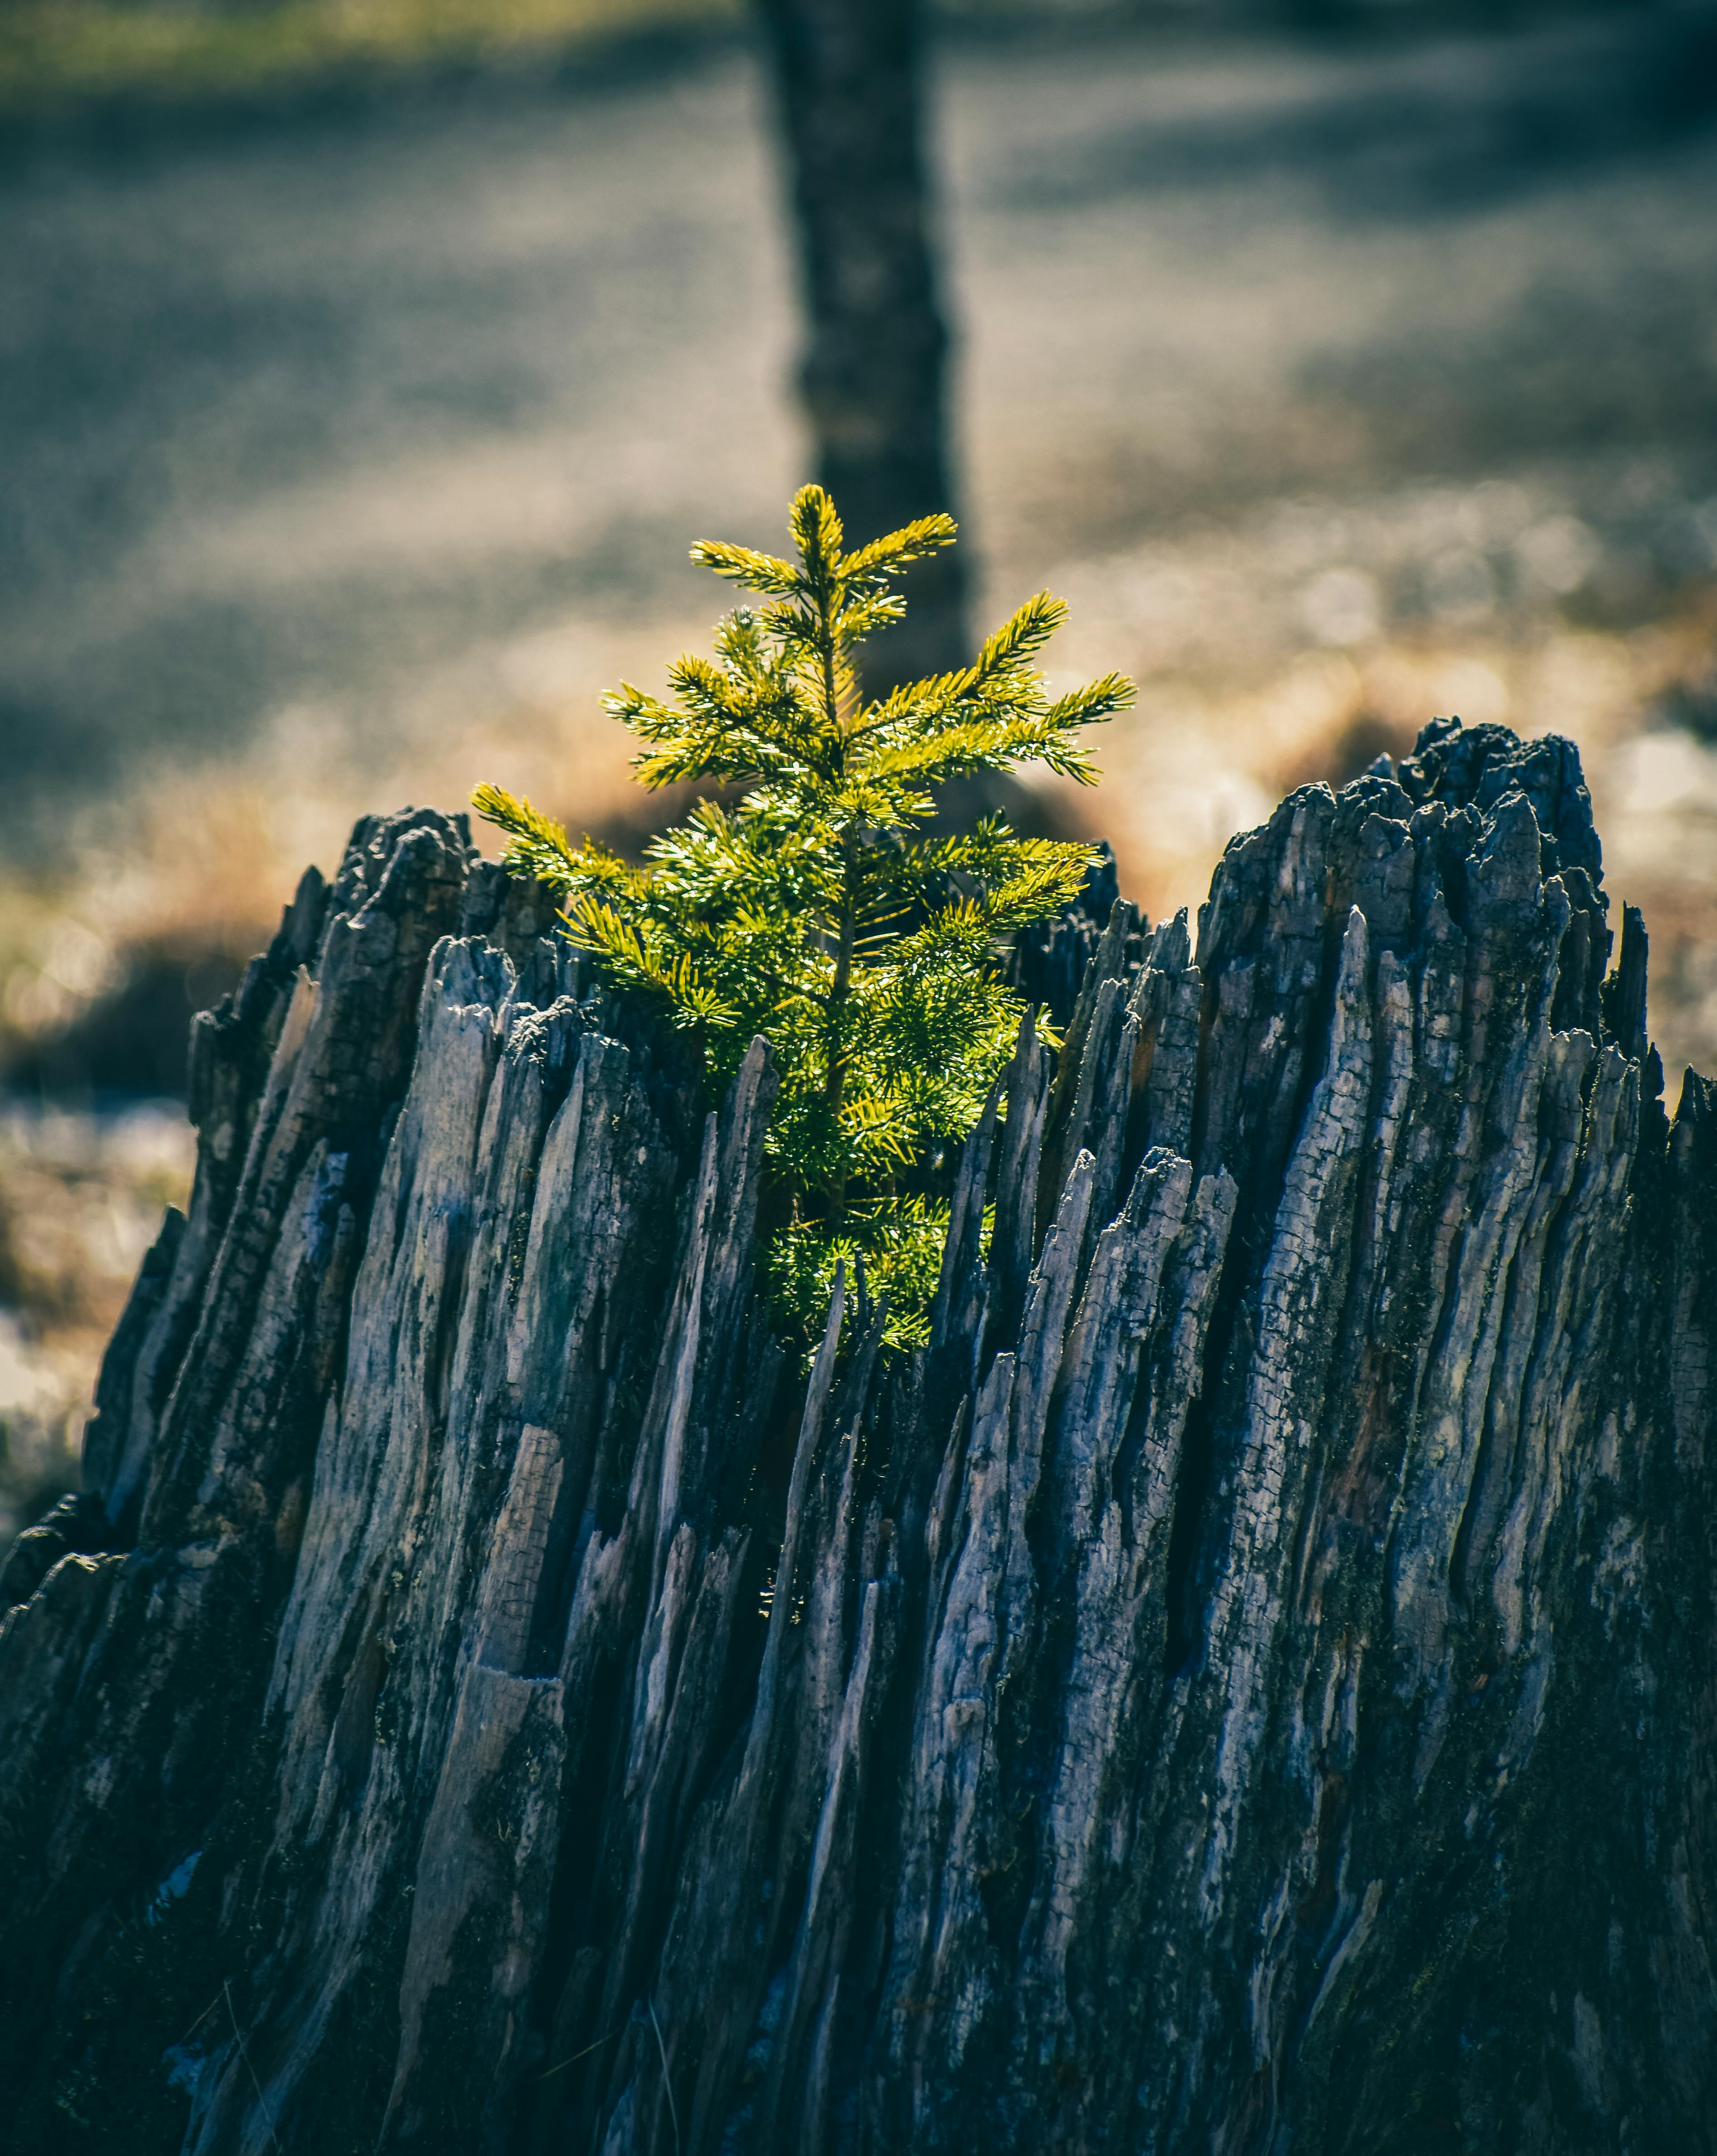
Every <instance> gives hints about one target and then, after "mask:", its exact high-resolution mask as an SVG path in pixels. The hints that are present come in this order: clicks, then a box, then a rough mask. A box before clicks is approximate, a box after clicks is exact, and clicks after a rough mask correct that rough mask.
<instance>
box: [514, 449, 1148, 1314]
mask: <svg viewBox="0 0 1717 2156" xmlns="http://www.w3.org/2000/svg"><path fill="white" fill-rule="evenodd" d="M790 528H791V531H792V536H793V541H794V547H795V549H796V552H797V554H798V559H797V561H784V560H779V559H778V558H776V557H774V555H770V554H764V553H759V552H756V551H754V550H753V549H752V548H751V547H737V546H730V545H727V543H725V542H720V541H712V540H704V541H701V542H699V543H698V544H697V546H696V547H693V548H692V550H691V555H692V559H693V560H694V561H696V562H702V564H703V566H704V567H707V568H710V569H713V570H714V571H715V572H716V574H717V576H721V577H727V578H729V579H730V580H731V581H732V582H733V583H736V584H738V585H739V586H740V587H741V588H742V589H743V590H744V591H746V592H748V593H752V594H753V595H754V597H755V600H756V602H757V603H755V604H745V605H742V606H740V607H739V608H737V609H736V610H735V611H734V612H733V613H730V614H729V615H727V618H726V619H724V620H723V621H722V624H721V625H720V627H719V629H718V630H717V636H716V654H717V656H716V659H715V660H714V661H713V662H712V661H711V660H707V659H702V658H697V657H692V656H689V655H688V656H686V657H682V658H681V659H680V660H678V661H677V662H676V664H675V665H674V666H673V667H672V668H671V670H670V672H669V677H668V678H669V681H670V683H671V689H672V696H671V701H666V702H664V701H661V700H660V699H658V698H656V697H655V696H649V695H646V694H645V691H644V690H640V689H635V688H633V687H631V686H630V685H629V684H628V685H622V687H621V688H620V689H619V691H618V692H617V693H616V694H614V695H613V696H609V697H607V698H606V699H605V700H604V701H605V705H606V708H607V709H608V710H609V711H610V712H611V713H612V714H613V716H614V717H616V718H617V719H619V720H620V721H622V722H623V723H624V724H625V726H629V727H630V728H631V730H632V731H633V732H634V733H635V734H636V735H638V736H639V737H640V740H641V741H642V742H644V744H645V746H644V747H643V749H642V751H641V752H640V754H639V755H638V756H637V757H635V759H634V767H635V770H636V772H637V773H638V776H639V778H640V780H641V782H642V783H643V784H644V785H645V786H646V787H652V788H654V787H660V786H666V785H668V784H670V783H672V782H674V781H676V780H682V779H709V780H715V781H717V782H719V783H722V784H723V785H724V786H726V787H727V788H733V787H739V788H743V789H744V790H743V793H741V795H740V798H738V800H737V801H736V802H734V803H733V805H731V806H727V807H723V806H721V805H718V804H717V803H714V802H711V801H704V802H701V803H699V804H698V805H697V807H696V808H694V809H693V810H692V812H691V815H690V816H689V818H688V819H686V822H685V823H683V824H679V825H677V826H676V827H675V828H674V829H671V830H668V831H665V832H663V833H662V834H661V835H660V836H659V837H657V838H655V839H652V840H651V841H650V844H649V847H648V848H647V850H646V855H645V865H643V866H642V867H633V866H632V865H630V864H629V863H627V862H626V861H625V860H621V859H620V858H619V855H616V854H614V853H613V852H611V851H609V850H608V849H607V848H606V847H604V846H602V845H600V844H596V843H595V842H594V841H592V840H590V839H586V840H585V841H584V843H583V844H582V845H579V846H575V845H573V844H572V843H571V841H570V840H569V839H568V835H567V833H566V831H565V829H563V826H562V825H561V824H558V823H556V822H554V821H553V819H550V818H548V817H547V816H544V815H542V814H540V813H539V812H538V811H537V810H536V809H534V808H532V807H531V805H530V804H529V803H528V802H526V801H522V800H518V799H516V798H514V797H513V796H512V795H511V794H509V793H504V792H503V791H502V790H501V788H499V787H496V786H483V787H480V788H478V790H477V793H476V795H475V797H474V799H475V803H476V808H478V809H479V810H480V811H481V814H483V815H484V816H486V818H488V819H489V820H490V821H491V822H492V823H494V824H498V825H499V826H500V828H501V830H502V831H504V832H505V833H506V836H507V839H508V844H507V848H506V854H505V856H504V859H505V862H506V866H507V867H508V868H510V869H512V870H516V871H517V872H518V873H520V874H522V875H533V876H537V877H539V878H541V879H542V880H543V881H544V882H546V883H547V884H549V885H552V886H553V888H554V889H555V890H556V891H558V892H560V893H561V894H562V895H563V897H564V900H565V907H564V911H563V916H562V917H563V923H564V928H565V932H566V934H567V935H568V937H570V938H571V940H572V941H573V943H575V944H576V945H577V946H578V947H579V949H581V950H583V951H585V952H589V953H590V954H591V955H592V956H593V957H594V958H595V959H596V960H597V961H598V962H599V966H600V967H601V968H602V970H603V971H604V973H605V974H606V976H607V977H608V978H609V980H610V981H611V982H613V983H614V985H616V986H617V987H619V988H625V989H630V990H633V991H635V992H636V993H640V994H641V995H644V996H646V997H648V998H652V999H654V1000H655V1003H656V1004H658V1005H659V1006H660V1007H661V1009H662V1010H663V1011H664V1013H665V1014H666V1016H667V1017H668V1019H670V1020H671V1022H672V1023H673V1024H675V1025H676V1026H680V1027H683V1028H686V1029H689V1030H690V1031H691V1033H692V1034H694V1036H695V1038H696V1039H697V1044H698V1046H699V1048H700V1050H701V1051H702V1063H703V1070H704V1074H705V1080H706V1083H707V1087H708V1089H709V1092H710V1096H711V1097H712V1100H713V1099H719V1097H720V1096H721V1094H722V1091H723V1090H724V1089H725V1087H726V1086H727V1083H728V1081H730V1080H731V1079H732V1077H733V1074H734V1073H735V1071H736V1070H738V1066H739V1064H740V1061H741V1060H742V1058H743V1055H744V1054H745V1051H746V1050H747V1048H748V1045H750V1042H751V1040H752V1038H753V1035H754V1034H759V1033H760V1034H764V1035H765V1036H766V1037H767V1038H768V1039H769V1043H770V1045H771V1047H772V1049H773V1050H774V1057H775V1061H776V1065H777V1067H778V1070H779V1077H780V1094H779V1102H778V1105H777V1107H776V1111H775V1115H774V1122H773V1126H772V1128H771V1130H770V1132H769V1143H768V1157H769V1169H770V1173H771V1177H772V1178H773V1183H774V1199H775V1204H774V1208H773V1210H774V1215H775V1217H776V1218H777V1219H778V1220H779V1223H780V1224H779V1227H778V1228H777V1229H776V1231H775V1232H774V1235H772V1237H771V1238H770V1240H769V1246H768V1249H767V1250H766V1253H765V1262H766V1265H767V1268H768V1272H769V1279H770V1282H771V1286H772V1289H773V1291H774V1299H775V1303H776V1307H777V1310H778V1312H779V1314H780V1316H781V1317H782V1318H783V1320H784V1323H785V1324H786V1325H787V1327H788V1328H789V1331H791V1332H794V1333H795V1334H797V1335H799V1337H800V1338H804V1337H807V1336H811V1337H814V1335H815V1332H820V1330H821V1327H822V1322H823V1314H824V1312H825V1311H826V1308H827V1303H828V1291H829V1283H830V1279H831V1277H832V1275H833V1272H834V1268H835V1261H836V1260H837V1259H839V1258H841V1257H845V1258H846V1259H847V1260H848V1264H849V1270H850V1269H851V1260H852V1258H853V1256H854V1255H855V1254H857V1255H862V1257H863V1260H864V1262H865V1265H866V1271H867V1273H868V1275H869V1277H870V1280H871V1285H872V1286H873V1288H875V1289H876V1290H877V1291H880V1292H883V1293H886V1294H887V1296H888V1298H889V1309H890V1316H889V1322H888V1332H887V1338H888V1339H889V1341H890V1342H891V1343H892V1345H894V1346H896V1347H905V1346H907V1345H910V1344H912V1343H913V1342H917V1341H919V1340H922V1339H923V1337H925V1332H926V1322H927V1317H928V1309H929V1305H930V1301H931V1299H932V1297H933V1294H934V1291H935V1286H936V1279H937V1272H938V1265H939V1263H940V1258H941V1249H942V1242H943V1237H944V1235H945V1233H946V1229H947V1213H946V1209H945V1208H943V1207H939V1206H938V1205H936V1204H933V1203H931V1202H929V1201H928V1199H926V1198H925V1196H924V1195H923V1190H922V1188H921V1187H920V1188H917V1189H915V1188H914V1184H915V1183H919V1184H920V1185H921V1184H922V1174H921V1171H922V1168H923V1165H924V1163H925V1162H926V1161H927V1160H928V1158H929V1157H930V1156H931V1155H932V1154H933V1152H935V1151H936V1150H937V1149H938V1148H940V1147H946V1146H948V1145H949V1144H952V1143H954V1142H958V1141H959V1139H961V1138H962V1137H964V1136H965V1134H966V1133H967V1132H969V1130H970V1129H971V1127H972V1126H973V1125H974V1123H975V1122H977V1120H978V1118H979V1115H980V1114H981V1113H982V1111H983V1106H984V1100H985V1098H986V1096H987V1095H988V1093H989V1091H990V1086H991V1085H992V1084H993V1083H994V1081H995V1078H996V1075H997V1074H998V1072H999V1071H1000V1070H1001V1069H1002V1067H1003V1065H1005V1063H1006V1061H1007V1060H1008V1057H1009V1055H1010V1053H1011V1050H1012V1048H1013V1044H1014V1039H1015V1034H1016V1032H1017V1029H1018V1026H1019V1023H1020V1018H1021V1016H1022V1006H1021V1004H1020V999H1019V998H1018V997H1017V996H1016V995H1015V993H1013V992H1012V990H1011V989H1010V988H1008V986H1007V985H1006V983H1005V980H1004V979H1003V978H1002V973H1001V968H1000V956H1001V953H1002V951H1003V949H1004V947H1005V944H1006V942H1007V941H1008V939H1009V938H1010V937H1012V936H1013V934H1014V933H1015V932H1016V931H1017V930H1019V929H1020V928H1022V927H1026V925H1027V924H1028V923H1030V922H1031V921H1038V920H1041V919H1042V918H1043V917H1044V916H1046V915H1049V914H1052V913H1055V912H1057V911H1060V910H1061V909H1062V907H1063V906H1066V905H1067V903H1068V902H1069V901H1071V900H1072V898H1073V897H1074V896H1076V894H1077V891H1078V890H1079V888H1080V885H1081V883H1082V880H1083V879H1084V876H1085V874H1086V871H1087V868H1088V867H1089V866H1090V865H1091V863H1092V860H1093V859H1094V855H1093V854H1092V850H1091V849H1090V848H1089V847H1087V846H1085V845H1081V844H1065V843H1062V842H1060V841H1056V840H1051V839H1022V838H1019V837H1016V836H1015V834H1013V833H1012V832H1011V831H1010V829H1008V827H1007V825H1006V824H1005V822H1004V821H1003V819H1001V818H1000V817H999V816H990V817H986V818H985V819H983V820H982V821H981V822H980V823H979V824H977V826H976V827H975V829H972V830H970V831H968V832H965V833H964V834H957V835H953V836H948V835H941V834H937V833H935V832H933V831H931V830H928V829H926V827H927V825H928V824H930V823H931V821H932V819H933V816H934V814H935V794H934V790H933V789H934V788H936V787H938V785H939V784H940V783H942V782H943V781H944V780H948V779H952V778H962V777H965V776H967V775H969V774H971V773H977V772H999V771H1007V770H1012V769H1015V768H1017V767H1020V766H1021V765H1026V764H1033V763H1037V764H1042V765H1044V766H1046V767H1047V768H1048V769H1049V770H1051V771H1052V772H1056V773H1060V774H1061V775H1062V776H1063V777H1066V778H1073V779H1077V780H1079V781H1080V782H1082V783H1086V784H1090V783H1094V781H1095V778H1096V773H1095V771H1094V770H1093V767H1092V763H1091V761H1090V757H1089V753H1088V751H1087V748H1086V746H1085V743H1084V742H1083V740H1082V731H1083V729H1084V728H1085V727H1087V726H1091V725H1092V724H1093V723H1094V722H1096V721H1099V720H1103V719H1107V718H1108V717H1110V716H1112V715H1113V713H1114V712H1116V711H1119V710H1121V709H1123V707H1124V706H1126V705H1127V704H1128V703H1129V702H1130V701H1132V696H1133V687H1132V684H1131V683H1130V682H1128V680H1124V679H1123V677H1122V676H1121V675H1116V674H1108V675H1104V676H1103V678H1102V679H1101V680H1097V681H1093V682H1092V683H1091V684H1090V685H1088V686H1087V687H1084V688H1082V689H1076V690H1072V692H1071V693H1070V694H1068V695H1067V696H1062V697H1059V698H1057V699H1054V700H1051V697H1050V696H1049V693H1048V691H1047V690H1046V686H1045V684H1044V681H1043V679H1042V677H1041V675H1040V674H1039V673H1038V672H1037V670H1036V660H1037V656H1038V654H1039V653H1040V652H1041V649H1042V648H1043V646H1044V644H1046V642H1047V640H1048V639H1049V638H1050V636H1051V634H1053V633H1054V631H1055V630H1056V629H1057V628H1058V627H1059V626H1060V624H1061V623H1062V621H1063V620H1064V619H1065V618H1066V613H1067V609H1066V608H1065V607H1064V606H1063V604H1062V602H1061V601H1060V600H1059V599H1055V598H1051V597H1050V596H1049V594H1048V593H1044V592H1040V593H1037V595H1036V597H1035V598H1029V599H1027V600H1026V603H1025V604H1024V605H1023V606H1022V607H1020V608H1019V610H1018V611H1017V613H1015V614H1014V615H1013V617H1012V618H1011V619H1010V620H1009V621H1007V622H1005V623H1004V624H1003V625H1002V627H1001V628H1000V629H998V630H997V631H996V632H995V634H994V635H993V636H992V637H990V639H989V640H988V642H987V643H985V644H984V647H983V649H981V650H980V651H979V653H978V654H977V656H976V658H975V659H974V661H973V662H972V664H971V665H969V666H968V667H964V668H963V669H962V670H959V672H957V673H953V674H944V675H938V676H937V677H936V678H934V679H933V680H924V681H918V682H915V683H913V684H912V685H909V686H907V687H902V688H899V689H896V690H892V692H891V693H890V694H888V695H887V696H882V697H880V698H872V699H866V697H865V696H864V695H863V693H862V691H861V685H860V681H859V675H858V671H857V668H856V654H857V651H858V649H859V647H860V645H861V644H862V643H863V641H864V639H866V637H868V636H870V635H871V634H873V633H874V632H875V631H876V630H878V629H885V628H886V627H887V625H888V624H890V623H891V622H894V621H897V620H898V619H900V618H901V616H902V613H904V611H905V602H904V601H903V600H902V598H900V597H899V596H898V595H897V593H894V592H892V590H891V589H890V580H891V578H892V577H895V576H896V575H897V573H898V572H900V571H902V570H903V569H905V568H906V567H908V566H909V565H910V564H911V563H912V562H917V561H921V560H923V559H924V558H925V557H927V556H928V555H930V554H932V553H933V552H936V551H937V550H938V548H940V547H946V546H948V544H949V543H950V542H952V541H953V539H954V528H955V527H954V521H953V519H952V518H951V517H948V516H928V517H923V518H920V519H919V520H918V521H917V522H916V523H913V524H909V525H907V526H906V527H905V528H904V529H903V530H902V531H894V532H891V533H890V534H889V535H888V536H887V537H886V538H883V539H877V540H873V541H872V542H871V543H870V544H869V545H868V546H864V547H858V548H856V550H855V551H854V552H851V553H850V554H848V553H843V552H841V546H842V537H843V535H842V531H841V520H840V518H839V517H838V516H836V514H835V505H834V503H833V502H832V501H831V500H830V498H829V496H828V495H827V494H826V493H825V491H824V490H823V489H822V488H821V487H818V486H807V487H805V488H803V489H801V490H800V491H799V494H798V495H796V496H795V497H794V502H793V508H792V513H791V520H790Z"/></svg>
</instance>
